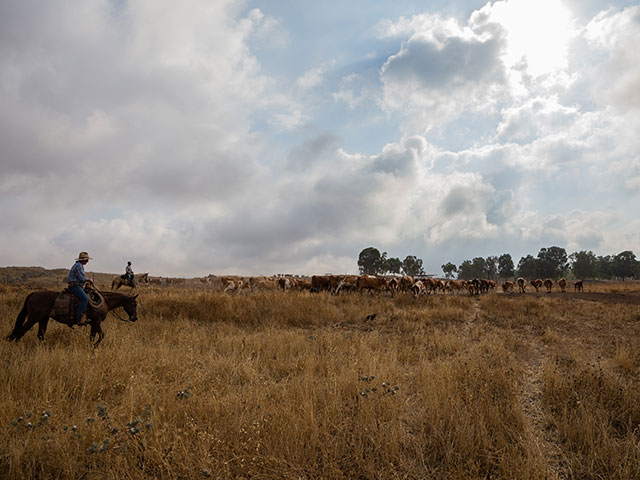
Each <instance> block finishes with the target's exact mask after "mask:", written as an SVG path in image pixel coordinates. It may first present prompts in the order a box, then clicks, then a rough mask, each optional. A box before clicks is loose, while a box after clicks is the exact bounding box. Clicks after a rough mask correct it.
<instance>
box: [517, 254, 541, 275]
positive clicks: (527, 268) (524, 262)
mask: <svg viewBox="0 0 640 480" xmlns="http://www.w3.org/2000/svg"><path fill="white" fill-rule="evenodd" d="M518 276H520V277H524V278H530V279H531V278H536V277H537V276H538V260H537V259H536V258H534V257H533V255H527V256H526V257H522V258H521V259H520V261H519V262H518Z"/></svg>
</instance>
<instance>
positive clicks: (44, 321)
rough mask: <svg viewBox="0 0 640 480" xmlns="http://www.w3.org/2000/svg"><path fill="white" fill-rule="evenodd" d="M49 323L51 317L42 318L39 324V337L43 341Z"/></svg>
mask: <svg viewBox="0 0 640 480" xmlns="http://www.w3.org/2000/svg"><path fill="white" fill-rule="evenodd" d="M48 324H49V317H46V318H43V319H42V320H40V322H39V325H38V338H39V339H40V340H41V341H42V340H44V334H45V332H46V331H47V325H48Z"/></svg>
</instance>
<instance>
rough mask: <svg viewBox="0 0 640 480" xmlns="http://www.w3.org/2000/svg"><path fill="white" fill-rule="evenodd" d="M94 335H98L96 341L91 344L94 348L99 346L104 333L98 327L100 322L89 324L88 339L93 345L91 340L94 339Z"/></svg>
mask: <svg viewBox="0 0 640 480" xmlns="http://www.w3.org/2000/svg"><path fill="white" fill-rule="evenodd" d="M96 334H98V340H97V341H96V342H95V343H94V344H93V346H94V348H95V347H97V346H98V345H100V342H101V341H102V339H103V338H104V333H103V331H102V327H101V326H100V322H99V321H98V322H94V323H92V324H91V333H90V334H89V339H90V340H91V342H92V343H93V340H94V339H95V338H96Z"/></svg>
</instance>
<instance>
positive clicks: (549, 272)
mask: <svg viewBox="0 0 640 480" xmlns="http://www.w3.org/2000/svg"><path fill="white" fill-rule="evenodd" d="M442 271H443V272H444V273H445V275H446V276H447V278H450V277H451V276H452V274H453V273H454V272H455V273H457V275H458V278H459V279H461V280H469V279H472V278H488V279H490V280H495V279H497V278H505V279H510V278H514V279H515V278H517V277H524V278H529V279H531V278H552V279H557V278H560V277H564V276H568V275H572V276H573V277H574V278H577V279H594V278H599V279H603V280H610V279H621V280H625V279H630V278H640V262H639V261H638V260H636V256H635V254H634V253H633V252H632V251H630V250H625V251H624V252H620V253H618V254H617V255H606V256H598V255H596V254H595V253H593V252H592V251H590V250H589V251H587V250H582V251H579V252H574V253H572V254H570V255H567V251H566V250H565V249H564V248H562V247H556V246H553V247H548V248H541V249H540V251H539V252H538V255H537V257H534V256H533V255H526V256H524V257H522V258H520V261H519V262H518V265H517V267H516V266H515V265H514V263H513V259H512V258H511V255H510V254H508V253H505V254H503V255H500V256H489V257H487V258H482V257H476V258H474V259H473V260H465V261H463V262H462V263H461V264H460V266H458V267H456V266H455V265H453V264H451V263H447V264H445V265H442Z"/></svg>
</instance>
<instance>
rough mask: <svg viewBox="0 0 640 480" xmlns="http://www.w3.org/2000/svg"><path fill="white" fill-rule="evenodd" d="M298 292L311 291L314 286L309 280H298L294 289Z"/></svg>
mask: <svg viewBox="0 0 640 480" xmlns="http://www.w3.org/2000/svg"><path fill="white" fill-rule="evenodd" d="M294 288H295V289H296V290H311V289H312V288H313V285H312V283H311V280H309V279H308V278H298V279H297V280H296V284H295V287H294Z"/></svg>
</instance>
